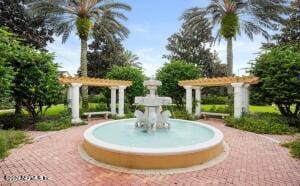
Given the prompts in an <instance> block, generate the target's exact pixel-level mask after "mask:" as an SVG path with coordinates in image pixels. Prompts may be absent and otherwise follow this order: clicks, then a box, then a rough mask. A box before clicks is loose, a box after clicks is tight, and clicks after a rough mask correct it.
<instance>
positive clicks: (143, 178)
mask: <svg viewBox="0 0 300 186" xmlns="http://www.w3.org/2000/svg"><path fill="white" fill-rule="evenodd" d="M98 122H99V121H98ZM205 122H206V123H209V124H211V125H213V126H215V127H217V128H219V129H220V130H221V131H222V132H223V133H224V136H225V141H226V142H227V143H228V144H229V147H230V152H229V155H228V157H227V158H226V159H225V160H224V161H223V162H221V163H220V164H218V165H216V166H214V167H211V168H208V169H204V170H200V171H195V172H190V173H184V174H174V175H134V174H125V173H118V172H113V171H110V170H107V169H103V168H99V167H95V166H94V165H91V164H89V163H87V162H85V161H84V160H82V159H81V157H80V156H79V154H78V150H77V147H78V144H79V143H80V142H81V141H82V139H83V137H82V135H83V131H84V130H85V129H86V128H88V127H90V126H91V124H90V125H89V126H80V127H74V128H70V129H67V130H64V131H59V132H52V133H31V135H33V136H34V137H37V138H36V140H34V141H33V143H32V144H26V145H24V146H22V147H21V148H18V149H15V150H12V151H11V155H10V156H9V157H8V158H6V159H5V160H4V161H1V162H0V185H9V183H7V182H4V180H3V177H4V175H8V176H9V175H44V176H47V177H49V178H50V180H48V181H35V182H15V183H13V184H12V185H19V184H20V185H300V161H299V160H296V159H293V158H291V157H290V156H289V154H288V150H287V149H286V148H283V147H281V146H280V145H279V144H278V143H275V142H274V141H272V140H270V139H268V138H265V137H264V136H262V135H257V134H254V133H249V132H244V131H240V130H237V129H232V128H229V127H225V126H224V125H223V124H222V122H221V121H216V120H210V121H205ZM94 123H95V122H94ZM45 134H46V135H45ZM48 134H49V135H48ZM268 137H270V136H268ZM278 139H280V138H278Z"/></svg>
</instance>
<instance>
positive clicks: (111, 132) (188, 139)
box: [83, 119, 223, 169]
mask: <svg viewBox="0 0 300 186" xmlns="http://www.w3.org/2000/svg"><path fill="white" fill-rule="evenodd" d="M134 121H135V119H126V120H117V121H109V122H105V123H102V124H98V125H94V126H92V127H90V128H88V129H87V130H86V131H85V133H84V142H83V148H84V149H85V151H86V152H87V153H88V154H89V155H90V156H91V157H92V158H93V159H95V160H98V161H100V162H103V163H107V164H111V165H115V166H121V167H127V168H134V169H169V168H184V167H189V166H193V165H198V164H201V163H204V162H206V161H208V160H211V159H213V158H215V157H217V156H218V155H220V154H221V153H222V152H223V144H222V141H223V134H222V132H221V131H219V130H218V129H216V128H214V127H212V126H209V125H206V124H201V123H199V122H192V121H186V120H177V119H171V120H170V121H169V122H170V123H171V126H172V128H171V129H170V130H164V129H160V130H157V131H156V132H155V133H150V134H149V133H146V132H144V131H143V129H136V128H135V126H134Z"/></svg>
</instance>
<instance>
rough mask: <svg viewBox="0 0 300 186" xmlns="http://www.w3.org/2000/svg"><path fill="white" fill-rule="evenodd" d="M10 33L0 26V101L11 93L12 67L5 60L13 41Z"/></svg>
mask: <svg viewBox="0 0 300 186" xmlns="http://www.w3.org/2000/svg"><path fill="white" fill-rule="evenodd" d="M11 37H12V34H10V33H9V32H7V31H5V30H3V29H1V28H0V103H1V104H2V102H4V101H5V98H7V97H9V96H10V95H11V91H10V88H11V84H12V78H13V72H12V68H11V66H10V64H9V62H8V61H7V58H8V56H7V53H8V52H9V50H10V47H8V46H13V45H14V44H15V43H14V42H11Z"/></svg>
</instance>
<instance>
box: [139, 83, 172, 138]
mask: <svg viewBox="0 0 300 186" xmlns="http://www.w3.org/2000/svg"><path fill="white" fill-rule="evenodd" d="M160 85H161V82H160V81H157V80H148V81H145V82H144V86H145V87H146V88H147V89H148V90H149V92H150V94H148V95H147V96H146V97H135V104H136V105H143V106H144V107H145V112H144V113H143V112H141V111H139V110H136V111H135V113H134V116H135V117H136V122H135V126H136V127H138V128H144V129H146V130H147V131H148V132H150V131H155V130H156V129H157V128H168V129H169V128H170V123H169V122H168V121H169V118H170V116H171V112H170V111H168V110H166V111H164V112H162V113H161V108H162V106H163V105H171V104H172V99H171V98H170V97H159V96H157V95H156V94H155V91H156V90H157V87H158V86H160Z"/></svg>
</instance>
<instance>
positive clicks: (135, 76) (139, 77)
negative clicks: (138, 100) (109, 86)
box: [106, 66, 145, 105]
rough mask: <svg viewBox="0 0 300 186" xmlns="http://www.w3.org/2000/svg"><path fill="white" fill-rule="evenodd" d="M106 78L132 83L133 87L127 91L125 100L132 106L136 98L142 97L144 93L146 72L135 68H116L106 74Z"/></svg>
mask: <svg viewBox="0 0 300 186" xmlns="http://www.w3.org/2000/svg"><path fill="white" fill-rule="evenodd" d="M106 78H108V79H117V80H127V81H132V85H131V86H130V87H128V88H126V90H125V100H127V102H128V103H130V105H132V104H133V103H134V98H135V97H136V96H141V95H143V93H144V85H143V82H144V80H145V75H144V72H143V71H142V70H140V69H137V68H135V67H130V66H127V67H118V66H114V67H113V68H112V69H111V71H110V72H108V73H107V74H106Z"/></svg>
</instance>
